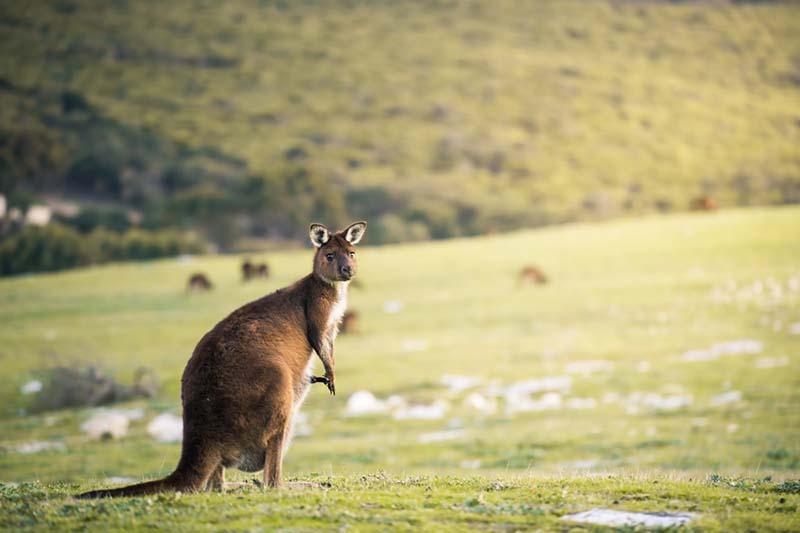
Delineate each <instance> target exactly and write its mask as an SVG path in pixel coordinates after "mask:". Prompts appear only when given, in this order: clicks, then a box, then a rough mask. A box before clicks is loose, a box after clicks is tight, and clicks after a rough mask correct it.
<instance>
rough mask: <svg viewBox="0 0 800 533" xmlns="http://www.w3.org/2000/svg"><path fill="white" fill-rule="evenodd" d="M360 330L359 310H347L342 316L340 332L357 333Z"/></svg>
mask: <svg viewBox="0 0 800 533" xmlns="http://www.w3.org/2000/svg"><path fill="white" fill-rule="evenodd" d="M357 332H358V311H346V312H345V314H344V316H343V317H342V325H341V326H340V327H339V333H341V334H346V333H357Z"/></svg>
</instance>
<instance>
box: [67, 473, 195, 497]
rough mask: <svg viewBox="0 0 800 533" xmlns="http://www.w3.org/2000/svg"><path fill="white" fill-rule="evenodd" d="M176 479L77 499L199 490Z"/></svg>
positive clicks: (156, 481) (149, 482)
mask: <svg viewBox="0 0 800 533" xmlns="http://www.w3.org/2000/svg"><path fill="white" fill-rule="evenodd" d="M175 477H176V476H175V475H174V474H170V475H169V476H167V477H165V478H164V479H158V480H155V481H146V482H144V483H137V484H136V485H128V486H127V487H119V488H117V489H103V490H92V491H89V492H84V493H83V494H78V495H77V496H75V497H76V498H80V499H91V498H115V497H117V496H144V495H146V494H155V493H156V492H173V491H175V492H177V491H185V492H194V491H196V490H197V488H195V487H193V486H191V485H189V484H186V483H180V482H179V480H177V479H175Z"/></svg>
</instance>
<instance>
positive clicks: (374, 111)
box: [0, 0, 800, 249]
mask: <svg viewBox="0 0 800 533" xmlns="http://www.w3.org/2000/svg"><path fill="white" fill-rule="evenodd" d="M0 29H2V31H1V32H0V193H3V194H5V195H7V196H9V198H10V200H11V203H12V204H13V205H24V204H26V203H28V202H30V201H32V199H33V198H35V197H37V196H41V195H50V196H53V195H55V196H60V195H65V196H66V197H68V198H70V199H72V200H74V201H77V202H78V203H80V204H86V203H88V202H98V201H102V202H104V203H105V204H106V205H108V206H109V208H117V209H122V208H124V209H135V210H137V211H140V212H141V213H142V214H143V221H142V224H143V225H144V226H145V227H146V228H162V227H174V228H196V229H198V230H200V231H201V232H202V233H203V234H205V235H206V236H207V237H208V238H210V239H211V240H212V241H214V242H215V243H216V244H218V245H219V246H221V247H222V248H223V249H230V248H234V247H236V246H237V242H238V241H239V240H240V239H241V238H242V237H255V238H280V237H283V238H285V237H295V236H297V235H298V234H300V233H302V232H303V227H305V225H306V223H307V222H308V221H309V220H310V219H321V220H324V221H326V222H327V223H329V224H331V225H336V224H341V223H343V222H345V221H346V220H349V219H352V218H367V219H369V220H370V222H371V223H372V225H371V228H370V229H371V231H370V236H369V238H370V241H371V242H373V243H380V242H392V241H398V240H414V239H425V238H429V237H433V238H441V237H449V236H453V235H460V234H476V233H482V232H487V231H494V230H505V229H509V228H515V227H521V226H529V225H539V224H548V223H553V222H561V221H567V220H575V219H592V218H605V217H609V216H614V215H618V214H623V213H636V212H647V211H652V210H662V211H668V210H683V209H686V207H687V205H688V202H689V200H690V199H691V198H692V197H695V196H698V195H701V194H708V195H711V196H713V197H714V198H715V199H717V201H718V202H719V203H721V204H723V205H734V204H776V203H786V202H797V201H800V156H798V150H797V146H798V145H800V115H798V109H799V108H800V59H799V58H800V40H798V39H797V38H796V36H797V35H798V33H800V6H798V5H797V4H796V3H793V2H785V3H784V2H732V3H730V4H729V3H724V2H678V3H672V2H660V1H642V2H619V1H605V2H603V1H597V2H585V1H560V0H559V1H557V2H556V1H540V2H511V1H502V2H494V1H483V0H476V1H469V2H450V1H444V0H442V1H434V0H430V1H424V2H408V1H399V2H369V3H359V2H351V1H344V0H336V1H334V0H321V1H314V2H312V1H306V2H281V1H275V2H272V1H261V2H255V1H249V0H248V1H245V0H237V1H231V2H225V3H221V4H215V3H208V2H205V1H201V0H196V1H191V0H184V1H180V2H170V3H168V4H164V3H162V2H152V1H146V2H129V1H126V0H118V1H115V2H110V3H97V2H92V1H89V0H61V1H58V2H34V3H30V2H10V3H6V5H4V7H3V10H2V13H0Z"/></svg>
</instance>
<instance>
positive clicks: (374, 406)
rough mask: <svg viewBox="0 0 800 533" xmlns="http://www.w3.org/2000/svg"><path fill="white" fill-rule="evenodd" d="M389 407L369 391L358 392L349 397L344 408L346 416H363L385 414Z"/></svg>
mask: <svg viewBox="0 0 800 533" xmlns="http://www.w3.org/2000/svg"><path fill="white" fill-rule="evenodd" d="M388 410H389V406H388V405H387V404H386V402H385V401H383V400H379V399H378V398H376V397H375V395H374V394H372V393H371V392H369V391H366V390H360V391H356V392H354V393H353V394H351V395H350V398H348V399H347V406H346V407H345V415H346V416H363V415H373V414H380V413H385V412H387V411H388Z"/></svg>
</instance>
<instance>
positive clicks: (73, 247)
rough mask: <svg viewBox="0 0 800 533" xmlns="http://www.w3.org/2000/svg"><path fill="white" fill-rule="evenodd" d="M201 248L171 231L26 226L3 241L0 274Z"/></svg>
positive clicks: (154, 255) (0, 252) (196, 243)
mask: <svg viewBox="0 0 800 533" xmlns="http://www.w3.org/2000/svg"><path fill="white" fill-rule="evenodd" d="M202 251H203V245H202V243H200V242H198V241H197V240H195V239H193V238H190V237H187V236H186V235H183V234H179V233H175V232H170V231H144V230H130V231H128V232H126V233H124V234H122V235H120V234H117V233H113V232H110V231H107V230H104V229H96V230H95V231H93V232H92V233H90V234H88V235H85V236H84V235H81V234H80V233H78V232H77V231H75V230H74V229H72V228H68V227H65V226H62V225H60V224H50V225H48V226H45V227H26V228H24V229H23V230H21V231H19V232H18V233H16V234H14V235H12V236H10V237H8V238H6V240H5V241H3V242H2V244H0V275H3V276H8V275H12V274H21V273H23V272H49V271H55V270H64V269H67V268H74V267H78V266H83V265H88V264H93V263H105V262H108V261H122V260H138V259H155V258H158V257H167V256H173V255H177V254H181V253H198V252H202Z"/></svg>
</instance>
